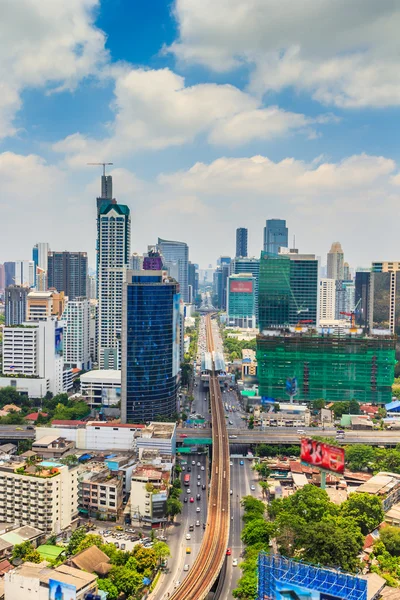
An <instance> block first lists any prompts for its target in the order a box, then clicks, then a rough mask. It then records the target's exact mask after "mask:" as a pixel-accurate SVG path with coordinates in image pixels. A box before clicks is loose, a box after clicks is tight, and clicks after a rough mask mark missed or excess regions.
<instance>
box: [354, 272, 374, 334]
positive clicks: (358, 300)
mask: <svg viewBox="0 0 400 600" xmlns="http://www.w3.org/2000/svg"><path fill="white" fill-rule="evenodd" d="M370 279H371V272H370V271H356V277H355V298H354V303H355V306H357V310H356V315H355V316H356V323H357V325H359V326H360V327H364V328H367V327H368V325H369V311H370Z"/></svg>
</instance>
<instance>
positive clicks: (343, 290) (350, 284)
mask: <svg viewBox="0 0 400 600" xmlns="http://www.w3.org/2000/svg"><path fill="white" fill-rule="evenodd" d="M335 287H336V290H335V295H336V299H335V318H336V319H350V317H349V314H350V313H352V312H353V311H354V306H355V304H354V298H355V283H354V281H341V280H340V279H337V280H336V282H335ZM343 313H347V315H345V314H343Z"/></svg>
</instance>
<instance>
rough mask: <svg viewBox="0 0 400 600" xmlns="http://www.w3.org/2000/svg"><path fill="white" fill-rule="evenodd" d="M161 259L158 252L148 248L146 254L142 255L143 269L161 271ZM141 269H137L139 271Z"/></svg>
mask: <svg viewBox="0 0 400 600" xmlns="http://www.w3.org/2000/svg"><path fill="white" fill-rule="evenodd" d="M162 268H163V260H162V256H161V254H160V252H158V251H157V250H155V249H150V250H149V252H148V253H147V256H144V257H143V270H144V271H162ZM140 270H141V269H139V271H140Z"/></svg>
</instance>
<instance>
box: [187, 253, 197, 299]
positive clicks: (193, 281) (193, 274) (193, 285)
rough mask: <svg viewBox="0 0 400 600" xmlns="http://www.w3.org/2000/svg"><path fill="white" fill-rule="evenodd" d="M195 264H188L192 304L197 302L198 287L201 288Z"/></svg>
mask: <svg viewBox="0 0 400 600" xmlns="http://www.w3.org/2000/svg"><path fill="white" fill-rule="evenodd" d="M196 266H197V265H195V264H193V263H191V262H190V261H189V264H188V284H189V291H190V294H189V295H190V301H191V302H196V297H197V294H198V287H199V273H198V271H197V269H196Z"/></svg>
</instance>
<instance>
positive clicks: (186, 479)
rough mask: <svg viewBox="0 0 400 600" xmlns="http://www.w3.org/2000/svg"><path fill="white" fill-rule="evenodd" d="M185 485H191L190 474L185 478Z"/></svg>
mask: <svg viewBox="0 0 400 600" xmlns="http://www.w3.org/2000/svg"><path fill="white" fill-rule="evenodd" d="M183 485H186V486H188V485H190V475H189V473H186V475H185V477H184V478H183Z"/></svg>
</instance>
